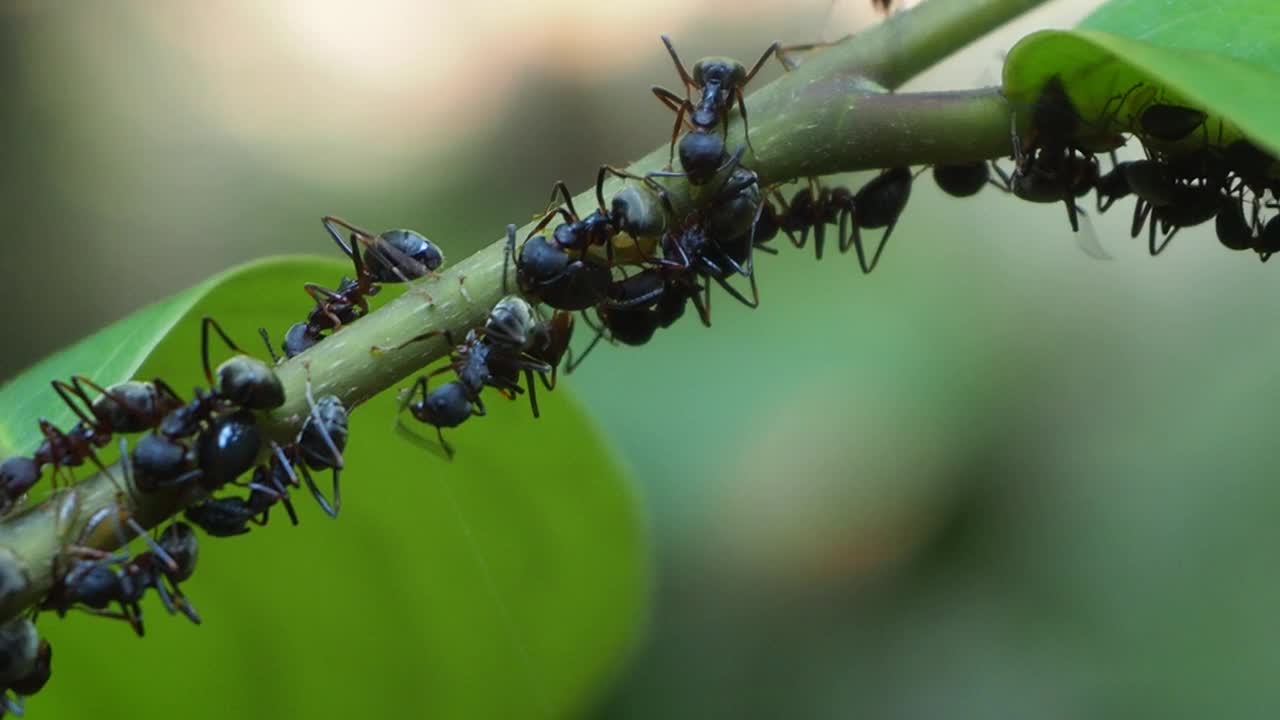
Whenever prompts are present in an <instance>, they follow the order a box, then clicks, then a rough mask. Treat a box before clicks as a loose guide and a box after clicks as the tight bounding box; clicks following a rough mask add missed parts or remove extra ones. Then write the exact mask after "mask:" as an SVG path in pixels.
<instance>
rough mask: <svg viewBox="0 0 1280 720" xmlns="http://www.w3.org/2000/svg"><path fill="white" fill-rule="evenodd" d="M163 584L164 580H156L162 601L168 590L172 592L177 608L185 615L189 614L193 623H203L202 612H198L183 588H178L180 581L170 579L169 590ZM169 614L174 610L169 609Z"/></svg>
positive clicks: (169, 592)
mask: <svg viewBox="0 0 1280 720" xmlns="http://www.w3.org/2000/svg"><path fill="white" fill-rule="evenodd" d="M162 584H163V583H162V582H160V581H157V582H156V584H155V588H156V591H157V592H158V593H160V599H161V601H163V600H164V596H165V594H166V592H167V593H168V594H171V595H172V597H173V600H174V605H175V606H176V607H177V609H178V610H179V611H180V612H181V613H182V614H183V615H186V616H187V619H188V620H190V621H191V622H192V623H194V624H196V625H199V624H200V623H201V619H200V613H198V612H196V609H195V607H194V606H193V605H192V604H191V601H190V600H188V599H187V596H186V595H185V594H183V592H182V590H181V589H179V588H178V583H176V582H173V581H172V580H170V581H169V589H168V591H166V590H164V589H163V588H162V587H161V585H162ZM169 614H173V610H170V611H169Z"/></svg>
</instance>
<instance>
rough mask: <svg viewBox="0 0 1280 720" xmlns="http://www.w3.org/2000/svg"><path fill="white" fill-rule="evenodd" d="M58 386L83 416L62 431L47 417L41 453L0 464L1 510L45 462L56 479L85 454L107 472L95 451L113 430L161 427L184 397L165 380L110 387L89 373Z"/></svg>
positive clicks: (59, 382) (29, 483)
mask: <svg viewBox="0 0 1280 720" xmlns="http://www.w3.org/2000/svg"><path fill="white" fill-rule="evenodd" d="M52 385H53V389H54V391H55V392H57V393H58V396H59V397H60V398H62V401H63V402H64V403H66V405H67V407H69V408H71V411H72V412H74V413H75V414H76V416H77V417H78V418H79V421H78V422H77V423H76V425H74V426H73V427H72V428H71V430H69V431H67V432H62V431H61V430H58V429H57V428H56V427H54V426H53V425H52V424H51V423H49V422H48V421H47V420H44V419H41V420H40V429H41V432H42V433H43V434H44V436H45V440H44V442H43V443H42V444H41V445H40V447H39V448H37V450H36V452H35V453H34V454H33V455H32V456H31V457H25V456H15V457H11V458H8V459H6V460H5V461H4V462H3V463H0V513H3V512H7V511H8V510H9V509H10V508H11V507H12V506H13V504H14V503H16V502H17V500H18V499H19V498H21V497H22V496H23V495H25V494H26V493H27V492H28V491H29V490H30V489H31V487H32V486H34V485H35V483H36V482H37V481H38V480H39V479H40V472H41V469H42V468H43V467H44V466H45V465H53V468H54V470H53V478H54V479H55V480H56V479H57V477H58V474H59V471H60V470H61V469H62V468H66V467H77V466H79V465H81V464H83V462H84V460H85V459H88V460H91V461H92V462H93V463H94V464H95V465H97V466H98V468H99V469H102V470H104V471H105V468H104V467H103V466H102V463H101V462H100V461H99V460H98V458H97V455H96V453H95V450H96V449H97V448H102V447H105V446H106V444H107V443H108V442H110V440H111V437H112V435H113V434H115V433H121V432H123V433H132V432H141V431H142V430H146V429H148V428H152V427H155V426H156V425H158V424H159V422H160V419H161V418H162V417H163V416H164V415H166V414H167V413H169V412H170V411H172V410H174V409H176V408H177V407H179V406H181V405H182V400H181V399H179V398H178V396H177V395H176V394H175V393H174V392H173V390H172V389H170V388H169V386H168V385H166V384H165V383H164V382H163V381H161V380H156V381H154V382H149V383H147V382H136V381H130V382H125V383H120V384H117V385H113V386H112V387H111V388H110V389H104V388H102V387H101V386H100V385H98V384H97V383H94V382H93V381H92V380H89V379H88V378H86V377H83V376H76V377H73V378H72V379H71V382H70V383H67V382H64V381H62V380H54V381H52ZM86 387H88V388H92V389H94V390H96V391H97V392H98V393H99V397H98V398H97V399H96V400H91V399H90V397H89V393H88V391H87V390H86ZM77 401H79V403H80V404H77ZM81 405H83V407H81Z"/></svg>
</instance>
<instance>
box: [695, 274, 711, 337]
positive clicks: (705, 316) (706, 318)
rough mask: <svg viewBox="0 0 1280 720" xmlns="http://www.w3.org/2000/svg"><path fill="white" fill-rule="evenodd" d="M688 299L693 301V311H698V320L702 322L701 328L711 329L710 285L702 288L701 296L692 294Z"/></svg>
mask: <svg viewBox="0 0 1280 720" xmlns="http://www.w3.org/2000/svg"><path fill="white" fill-rule="evenodd" d="M690 298H691V299H692V300H693V307H694V309H695V310H697V311H698V319H699V320H701V321H702V326H703V327H711V283H707V284H706V285H703V286H702V294H701V296H699V295H698V294H697V293H694V294H693V295H691V296H690Z"/></svg>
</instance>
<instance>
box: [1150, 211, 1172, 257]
mask: <svg viewBox="0 0 1280 720" xmlns="http://www.w3.org/2000/svg"><path fill="white" fill-rule="evenodd" d="M1147 230H1149V231H1150V232H1149V233H1148V237H1147V251H1148V252H1150V253H1151V257H1155V256H1157V255H1159V254H1160V253H1162V252H1164V249H1165V248H1167V247H1169V241H1170V240H1172V239H1173V236H1174V235H1177V234H1178V230H1179V228H1176V227H1175V228H1173V230H1171V231H1170V232H1169V234H1167V235H1165V236H1164V238H1163V242H1161V243H1160V244H1159V245H1158V246H1157V245H1156V223H1155V219H1154V218H1152V220H1151V225H1150V227H1148V228H1147Z"/></svg>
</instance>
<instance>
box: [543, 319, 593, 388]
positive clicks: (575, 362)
mask: <svg viewBox="0 0 1280 720" xmlns="http://www.w3.org/2000/svg"><path fill="white" fill-rule="evenodd" d="M582 321H583V322H585V323H586V324H587V327H589V328H591V329H592V330H594V331H595V333H596V336H595V337H593V338H591V342H589V343H587V349H586V350H583V351H582V355H581V356H579V357H576V358H575V357H574V355H573V350H572V349H570V351H569V357H568V358H567V359H566V360H565V370H564V371H565V374H566V375H567V374H569V373H572V372H573V371H574V370H577V369H578V366H580V365H582V363H583V361H585V360H586V359H587V356H588V355H590V354H591V351H592V350H595V349H596V345H598V344H599V343H600V339H601V338H603V337H604V327H603V326H599V327H598V326H596V324H595V323H593V322H591V319H590V318H589V317H587V314H586V311H583V313H582ZM549 389H550V388H548V390H549Z"/></svg>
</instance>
